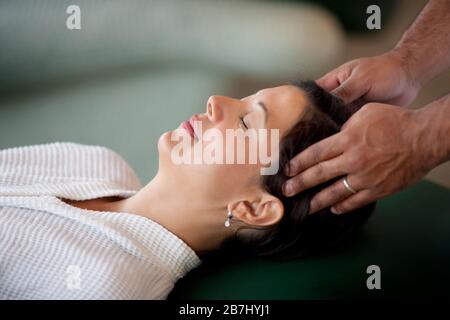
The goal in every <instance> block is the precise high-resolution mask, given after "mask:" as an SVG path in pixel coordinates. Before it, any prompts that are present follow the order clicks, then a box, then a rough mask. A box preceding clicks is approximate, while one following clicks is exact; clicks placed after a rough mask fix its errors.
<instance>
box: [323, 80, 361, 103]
mask: <svg viewBox="0 0 450 320" xmlns="http://www.w3.org/2000/svg"><path fill="white" fill-rule="evenodd" d="M331 93H332V94H334V95H335V96H337V97H339V98H341V99H342V100H343V101H344V103H345V104H348V103H350V102H353V101H355V100H356V99H359V98H361V97H362V96H363V95H364V94H366V91H365V90H364V88H363V87H362V85H361V83H360V82H359V81H357V80H356V79H355V78H352V77H350V78H348V79H347V80H345V81H344V82H343V83H341V84H340V85H339V86H338V87H337V88H336V89H334V90H333V91H332V92H331Z"/></svg>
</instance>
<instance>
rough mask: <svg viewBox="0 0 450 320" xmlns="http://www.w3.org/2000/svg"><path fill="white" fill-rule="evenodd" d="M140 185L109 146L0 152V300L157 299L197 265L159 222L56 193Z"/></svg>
mask: <svg viewBox="0 0 450 320" xmlns="http://www.w3.org/2000/svg"><path fill="white" fill-rule="evenodd" d="M140 187H141V185H140V182H139V180H138V178H137V177H136V174H135V173H134V172H133V170H132V169H131V168H130V166H129V165H128V164H127V163H126V162H125V161H124V160H123V159H122V158H121V157H120V156H119V155H117V154H116V153H114V152H113V151H111V150H109V149H106V148H103V147H98V146H85V145H80V144H75V143H53V144H45V145H36V146H27V147H19V148H11V149H6V150H2V151H0V299H164V298H166V297H167V295H168V294H169V292H170V291H171V289H172V288H173V286H174V284H175V282H176V281H177V280H178V279H179V278H181V277H183V276H184V275H185V274H186V273H187V272H189V271H190V270H192V269H193V268H195V267H197V266H198V265H199V264H200V263H201V261H200V259H199V258H198V256H197V255H196V254H195V252H194V251H193V250H192V249H191V248H190V247H189V246H188V245H187V244H186V243H184V242H183V241H182V240H181V239H180V238H178V237H177V236H176V235H174V234H173V233H171V232H170V231H169V230H167V229H165V228H164V227H162V226H161V225H159V224H158V223H156V222H154V221H152V220H150V219H147V218H144V217H141V216H138V215H134V214H128V213H115V212H97V211H91V210H85V209H80V208H76V207H73V206H71V205H69V204H66V203H65V202H63V201H62V200H60V198H66V199H72V200H87V199H94V198H98V197H110V196H119V197H129V196H131V195H133V194H134V193H136V191H137V190H138V189H139V188H140Z"/></svg>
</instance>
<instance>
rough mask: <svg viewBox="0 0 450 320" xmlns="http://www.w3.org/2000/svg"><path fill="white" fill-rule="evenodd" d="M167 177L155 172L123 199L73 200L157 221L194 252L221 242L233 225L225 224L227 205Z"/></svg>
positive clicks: (97, 208)
mask: <svg viewBox="0 0 450 320" xmlns="http://www.w3.org/2000/svg"><path fill="white" fill-rule="evenodd" d="M168 180H170V179H163V177H160V176H158V175H157V176H156V177H155V178H153V180H151V181H150V182H149V183H148V184H147V185H146V186H144V187H143V188H142V189H141V190H139V191H138V192H137V193H136V194H135V195H133V196H131V197H129V198H126V199H114V198H108V199H106V198H105V199H102V201H101V202H99V200H100V199H95V200H89V201H90V202H89V201H86V202H84V203H77V204H75V203H73V202H71V203H70V204H72V205H76V206H78V207H81V208H84V209H91V210H97V211H112V212H126V213H131V214H137V215H140V216H143V217H145V218H148V219H151V220H152V221H155V222H157V223H158V224H160V225H162V226H163V227H165V228H166V229H168V230H169V231H170V232H172V233H173V234H175V235H177V236H178V237H179V238H180V239H182V240H183V241H184V242H186V243H187V244H188V245H189V246H190V247H191V248H192V249H193V250H194V251H196V252H197V253H200V252H204V251H209V250H213V249H215V248H217V247H219V246H220V244H221V243H222V241H224V240H225V239H226V238H227V237H228V236H230V235H231V232H232V230H229V229H232V228H225V227H224V221H225V219H226V212H227V211H226V206H225V205H223V206H221V205H218V204H214V203H210V202H208V201H205V200H204V199H201V197H199V196H195V195H192V194H189V191H188V190H183V189H182V188H179V187H178V188H177V187H176V186H171V185H170V182H168Z"/></svg>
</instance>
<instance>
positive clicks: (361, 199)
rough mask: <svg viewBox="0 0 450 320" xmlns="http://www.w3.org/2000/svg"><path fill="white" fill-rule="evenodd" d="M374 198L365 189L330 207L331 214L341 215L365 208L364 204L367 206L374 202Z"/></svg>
mask: <svg viewBox="0 0 450 320" xmlns="http://www.w3.org/2000/svg"><path fill="white" fill-rule="evenodd" d="M375 200H376V199H374V197H373V196H372V194H371V192H370V190H368V189H366V190H363V191H360V192H358V193H356V194H354V195H352V196H351V197H348V198H347V199H345V200H343V201H341V202H339V203H337V204H335V205H333V206H332V207H331V212H333V213H335V214H343V213H347V212H350V211H352V210H355V209H358V208H361V207H363V206H365V205H366V204H369V203H371V202H373V201H375Z"/></svg>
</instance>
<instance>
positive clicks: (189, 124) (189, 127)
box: [181, 118, 195, 138]
mask: <svg viewBox="0 0 450 320" xmlns="http://www.w3.org/2000/svg"><path fill="white" fill-rule="evenodd" d="M181 127H182V128H183V129H185V130H186V131H187V132H189V134H190V135H191V137H192V138H195V130H194V126H193V125H192V118H190V119H189V120H186V121H184V122H183V123H182V124H181Z"/></svg>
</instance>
